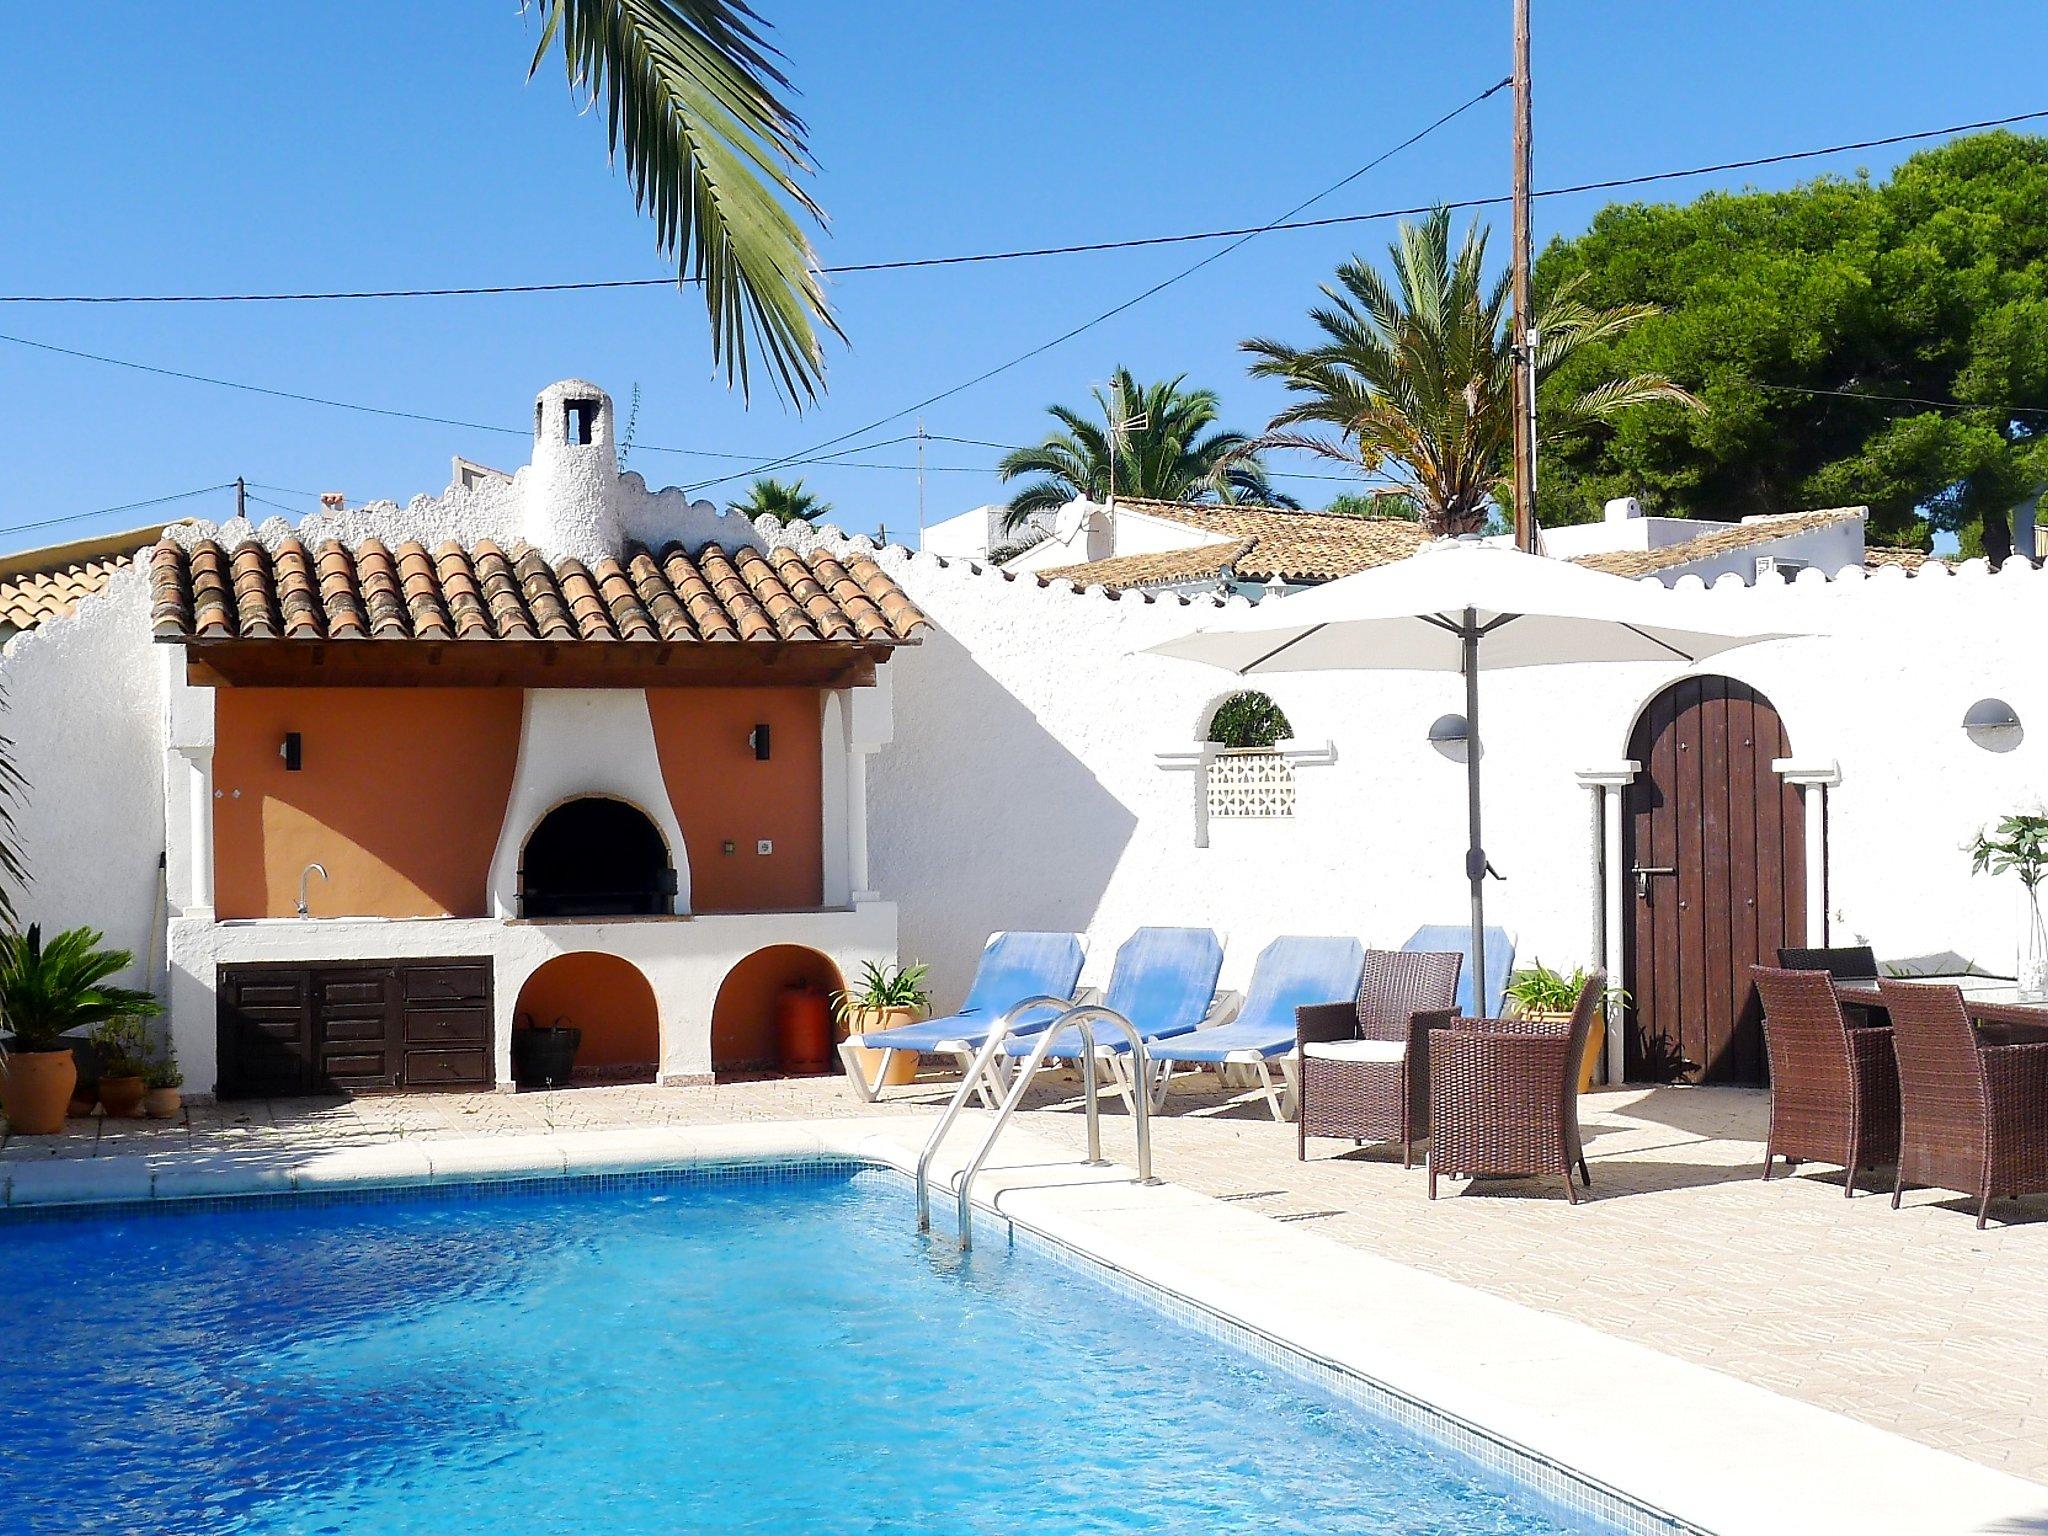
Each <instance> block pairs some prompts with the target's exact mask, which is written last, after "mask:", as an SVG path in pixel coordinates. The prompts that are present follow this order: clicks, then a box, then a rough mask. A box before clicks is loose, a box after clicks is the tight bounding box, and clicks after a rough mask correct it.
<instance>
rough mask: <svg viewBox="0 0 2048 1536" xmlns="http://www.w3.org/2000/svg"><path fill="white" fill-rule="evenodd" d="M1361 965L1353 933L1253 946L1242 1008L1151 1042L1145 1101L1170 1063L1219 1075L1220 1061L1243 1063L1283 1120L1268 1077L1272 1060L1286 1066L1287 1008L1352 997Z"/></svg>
mask: <svg viewBox="0 0 2048 1536" xmlns="http://www.w3.org/2000/svg"><path fill="white" fill-rule="evenodd" d="M1364 968H1365V950H1364V948H1363V947H1362V946H1361V945H1360V944H1359V942H1358V940H1356V939H1337V938H1303V937H1300V936H1298V935H1288V936H1286V937H1283V938H1278V939H1275V940H1274V941H1273V942H1272V943H1270V944H1268V945H1267V946H1266V947H1265V948H1264V949H1263V950H1261V951H1259V958H1258V961H1257V963H1256V964H1255V965H1254V966H1253V967H1252V979H1251V984H1250V985H1249V986H1248V987H1246V988H1245V997H1244V1006H1243V1007H1242V1008H1240V1009H1239V1010H1238V1013H1237V1017H1236V1018H1234V1019H1232V1020H1231V1021H1230V1022H1229V1023H1228V1024H1221V1025H1218V1026H1217V1027H1216V1028H1214V1029H1198V1030H1196V1031H1195V1032H1194V1033H1193V1034H1190V1035H1179V1036H1176V1037H1175V1038H1173V1039H1171V1040H1162V1041H1160V1043H1159V1044H1158V1045H1156V1046H1154V1047H1151V1054H1152V1059H1153V1060H1154V1061H1155V1062H1157V1063H1159V1068H1160V1070H1159V1080H1158V1084H1157V1086H1156V1087H1155V1089H1154V1091H1153V1107H1154V1108H1159V1107H1162V1106H1163V1105H1164V1104H1165V1102H1166V1088H1167V1084H1168V1083H1169V1082H1170V1081H1171V1079H1172V1074H1173V1069H1174V1068H1175V1067H1214V1068H1215V1069H1216V1070H1217V1072H1218V1074H1219V1075H1220V1074H1221V1073H1222V1071H1223V1069H1224V1068H1225V1067H1234V1066H1236V1067H1249V1068H1251V1069H1252V1071H1253V1072H1254V1073H1255V1074H1256V1075H1257V1077H1258V1080H1259V1086H1260V1087H1261V1088H1263V1089H1264V1090H1265V1094H1266V1106H1267V1108H1269V1109H1270V1110H1272V1112H1273V1118H1274V1119H1275V1120H1285V1119H1286V1118H1287V1117H1288V1115H1289V1114H1291V1113H1292V1109H1291V1106H1290V1105H1289V1104H1287V1103H1283V1101H1282V1095H1281V1093H1280V1090H1279V1089H1278V1087H1277V1086H1276V1085H1275V1084H1274V1082H1273V1072H1272V1063H1273V1062H1274V1061H1275V1060H1279V1061H1281V1062H1282V1063H1283V1064H1285V1065H1286V1066H1291V1065H1292V1061H1293V1056H1294V1040H1295V1035H1294V1010H1295V1009H1297V1008H1305V1007H1309V1006H1311V1005H1313V1004H1316V1003H1333V1002H1350V1001H1351V999H1352V998H1354V997H1356V996H1357V995H1358V978H1359V973H1360V972H1361V971H1363V970H1364ZM1290 1082H1291V1079H1290ZM1291 1096H1292V1095H1291V1093H1290V1094H1289V1095H1288V1097H1289V1098H1290V1099H1291Z"/></svg>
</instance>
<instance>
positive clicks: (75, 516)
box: [0, 480, 235, 534]
mask: <svg viewBox="0 0 2048 1536" xmlns="http://www.w3.org/2000/svg"><path fill="white" fill-rule="evenodd" d="M234 488H235V482H234V481H232V480H224V481H222V482H221V483H220V484H219V485H202V486H200V487H199V488H198V489H197V490H194V491H173V492H172V493H171V494H170V495H168V496H152V497H150V498H148V499H147V500H146V501H124V502H122V503H121V504H120V505H119V506H117V507H100V508H98V509H97V510H95V511H92V512H67V513H66V514H65V515H64V516H62V517H46V518H43V519H42V520H41V521H39V522H33V523H8V524H6V525H4V526H0V534H9V533H32V532H34V531H35V530H36V529H38V528H56V527H59V526H60V525H62V524H64V523H82V522H85V521H86V520H87V519H88V518H94V517H112V516H113V515H114V514H115V513H116V512H134V511H138V510H140V509H141V508H143V507H161V506H163V505H165V504H166V503H168V502H173V501H189V500H190V499H191V498H192V497H194V496H209V495H212V494H213V493H214V492H215V491H231V490H233V489H234Z"/></svg>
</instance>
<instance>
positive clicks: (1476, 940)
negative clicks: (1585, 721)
mask: <svg viewBox="0 0 2048 1536" xmlns="http://www.w3.org/2000/svg"><path fill="white" fill-rule="evenodd" d="M1458 638H1459V640H1460V641H1461V643H1462V645H1463V648H1464V655H1463V658H1462V670H1463V671H1464V674H1465V816H1466V822H1467V827H1468V829H1469V833H1470V842H1469V845H1468V846H1467V848H1466V850H1465V878H1466V880H1467V881H1468V882H1469V883H1470V884H1471V887H1472V1012H1473V1013H1474V1015H1476V1016H1480V1017H1483V1016H1484V1015H1485V1014H1486V1010H1487V997H1486V850H1485V849H1484V848H1483V847H1482V846H1481V844H1480V840H1479V615H1478V614H1477V613H1475V612H1473V610H1472V609H1470V608H1467V609H1466V610H1465V622H1464V624H1463V625H1462V626H1461V628H1460V631H1459V637H1458Z"/></svg>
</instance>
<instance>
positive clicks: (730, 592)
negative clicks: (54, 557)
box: [149, 539, 930, 645]
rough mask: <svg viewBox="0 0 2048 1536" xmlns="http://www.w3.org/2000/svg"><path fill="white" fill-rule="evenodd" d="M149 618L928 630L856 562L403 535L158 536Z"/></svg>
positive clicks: (605, 637)
mask: <svg viewBox="0 0 2048 1536" xmlns="http://www.w3.org/2000/svg"><path fill="white" fill-rule="evenodd" d="M149 565H150V586H151V604H150V611H151V623H152V624H153V626H154V628H155V631H156V633H157V635H158V636H159V637H160V638H164V639H171V640H184V639H244V640H254V639H287V640H299V639H331V640H345V639H364V638H368V639H378V640H387V639H388V640H403V639H412V640H453V639H463V640H469V639H477V640H487V639H500V640H534V639H540V640H586V641H601V642H614V641H644V640H667V641H727V640H740V641H766V642H799V643H801V642H809V641H820V640H837V641H850V640H858V641H864V642H868V643H872V644H882V645H894V644H902V643H907V642H912V641H915V640H917V639H918V638H919V636H920V635H921V634H922V633H923V631H924V630H925V629H926V628H928V627H929V625H930V621H929V620H928V619H926V618H925V616H924V615H923V614H922V613H920V612H919V611H918V609H917V606H916V605H915V604H914V603H912V602H911V601H910V599H909V598H908V597H906V596H905V595H904V593H903V590H902V588H900V587H898V586H897V585H896V583H895V582H894V581H892V580H891V579H890V577H889V575H888V573H887V572H885V571H884V570H883V569H882V568H881V566H879V565H878V564H876V563H875V561H874V560H872V559H870V558H869V557H868V556H867V555H865V554H855V555H853V556H851V557H850V558H848V559H846V560H844V561H842V560H840V559H839V558H838V557H836V556H834V555H832V554H830V553H829V552H826V551H823V550H819V551H816V552H814V553H812V554H810V555H801V554H799V553H797V551H795V550H794V549H788V548H782V549H774V550H770V551H768V552H767V553H766V554H763V553H762V552H761V551H760V550H757V549H754V548H753V547H752V546H750V545H743V546H740V547H738V548H736V549H733V550H731V551H730V552H728V551H727V550H725V549H723V548H721V547H720V546H718V545H716V544H707V545H705V546H704V547H703V548H702V549H700V550H698V551H697V552H696V553H695V554H691V553H689V552H688V551H686V550H684V549H683V548H682V546H681V545H677V544H671V545H669V546H668V547H667V548H665V549H663V550H661V551H660V552H659V553H658V554H657V553H655V552H654V551H652V550H650V549H648V548H647V547H646V546H644V545H639V544H635V545H631V546H629V547H628V548H627V549H626V551H625V553H624V555H623V557H621V558H619V559H607V560H601V561H599V562H598V563H597V564H596V566H595V567H594V568H593V567H586V566H585V565H584V564H583V562H581V561H579V560H572V559H564V560H558V561H552V562H551V561H549V560H548V559H547V558H546V557H544V556H543V555H542V554H541V553H540V552H539V551H538V550H535V549H532V548H530V547H528V546H527V545H524V544H521V545H518V546H516V547H515V548H514V549H513V550H511V551H510V552H509V553H508V552H507V551H505V550H503V549H501V548H499V547H498V546H497V545H496V544H494V543H492V542H490V541H489V540H480V541H478V542H477V543H476V544H475V545H474V546H473V547H468V548H465V547H464V546H462V545H460V544H456V543H453V542H449V543H443V544H441V545H439V546H438V547H437V548H435V549H434V550H433V551H432V552H431V553H429V552H428V551H427V550H426V549H425V548H424V547H423V546H422V545H420V544H419V543H418V542H416V541H412V540H408V541H406V542H404V543H402V544H400V545H398V547H397V548H396V549H388V548H386V547H385V546H384V545H383V544H382V543H380V542H378V541H377V540H375V539H366V540H364V541H363V542H362V543H360V544H358V545H356V546H355V547H354V548H350V547H348V546H346V545H343V544H340V543H337V542H334V541H332V540H330V541H328V542H327V543H324V544H322V545H321V546H320V548H319V549H318V551H317V552H312V553H309V552H308V551H307V549H306V548H305V546H304V545H303V544H301V543H299V542H298V541H297V540H296V539H288V540H286V541H285V542H284V543H283V544H281V545H280V546H279V547H278V549H277V551H276V552H275V554H272V553H271V552H270V551H269V550H267V549H266V548H264V547H263V546H262V545H260V544H258V543H255V542H254V541H250V542H246V543H243V544H240V545H237V546H236V547H235V548H234V549H233V550H231V551H230V550H223V549H222V548H221V547H220V546H219V545H218V544H216V543H213V542H212V541H210V540H202V541H200V542H198V543H196V544H193V545H191V546H190V547H187V546H185V545H183V544H179V543H177V542H175V541H172V540H165V541H164V542H162V543H160V544H158V545H157V546H156V548H155V549H154V550H152V551H151V552H150V556H149Z"/></svg>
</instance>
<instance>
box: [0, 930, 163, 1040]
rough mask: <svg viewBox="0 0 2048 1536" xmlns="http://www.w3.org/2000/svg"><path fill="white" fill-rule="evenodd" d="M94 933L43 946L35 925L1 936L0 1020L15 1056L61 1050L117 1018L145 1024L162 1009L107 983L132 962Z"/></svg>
mask: <svg viewBox="0 0 2048 1536" xmlns="http://www.w3.org/2000/svg"><path fill="white" fill-rule="evenodd" d="M105 937H106V936H105V935H104V934H102V933H100V932H99V931H98V930H97V929H93V928H68V929H66V930H65V931H64V932H62V933H60V934H58V935H57V936H56V937H55V938H53V939H51V940H50V942H49V943H48V944H45V943H44V942H43V933H42V928H41V927H40V925H38V924H35V923H31V924H29V927H28V931H27V932H26V933H6V934H0V1020H4V1022H5V1025H6V1028H7V1030H8V1032H9V1033H10V1034H11V1035H12V1036H13V1037H14V1049H15V1050H17V1051H61V1050H63V1049H65V1042H64V1036H65V1035H66V1034H67V1033H69V1032H70V1031H71V1030H74V1029H83V1028H89V1027H92V1026H95V1025H101V1024H106V1023H109V1022H111V1021H113V1020H117V1019H144V1018H148V1017H150V1016H151V1015H153V1014H157V1013H161V1012H162V1011H163V1005H162V1004H161V1003H159V1002H158V1001H157V1000H156V998H155V997H153V996H152V995H151V994H149V993H147V992H143V991H139V990H137V989H136V988H133V987H116V986H110V985H108V978H110V977H112V976H115V975H118V974H119V973H120V972H122V971H125V970H126V969H128V967H129V966H131V965H133V964H134V963H135V957H134V956H133V955H131V954H129V953H128V951H127V950H125V949H105V948H102V947H101V946H102V944H103V943H104V942H105Z"/></svg>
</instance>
